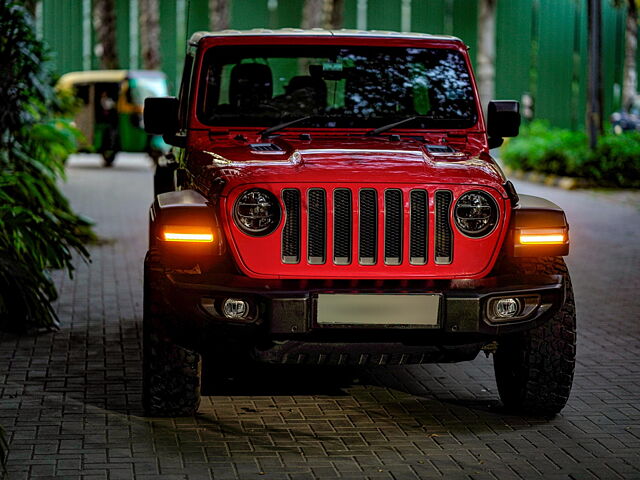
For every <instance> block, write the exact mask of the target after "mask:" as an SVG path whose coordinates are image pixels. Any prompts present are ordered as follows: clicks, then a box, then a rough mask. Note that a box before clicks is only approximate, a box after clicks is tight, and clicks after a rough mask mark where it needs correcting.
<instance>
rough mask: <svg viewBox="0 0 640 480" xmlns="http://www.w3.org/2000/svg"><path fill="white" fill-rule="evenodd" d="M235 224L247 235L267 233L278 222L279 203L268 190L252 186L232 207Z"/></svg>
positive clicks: (273, 228) (274, 227)
mask: <svg viewBox="0 0 640 480" xmlns="http://www.w3.org/2000/svg"><path fill="white" fill-rule="evenodd" d="M233 216H234V219H235V221H236V225H238V227H240V230H242V231H243V232H245V233H247V234H249V235H267V234H269V233H271V232H273V231H274V230H275V229H276V227H277V226H278V223H280V204H279V203H278V199H277V198H276V197H275V196H274V195H273V194H272V193H270V192H267V191H266V190H262V189H259V188H253V189H251V190H247V191H246V192H244V193H242V194H241V195H240V196H239V197H238V199H237V200H236V204H235V206H234V209H233Z"/></svg>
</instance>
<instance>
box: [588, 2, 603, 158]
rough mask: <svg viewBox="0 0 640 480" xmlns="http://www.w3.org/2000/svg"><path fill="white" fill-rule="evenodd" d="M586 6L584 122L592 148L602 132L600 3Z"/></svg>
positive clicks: (591, 3)
mask: <svg viewBox="0 0 640 480" xmlns="http://www.w3.org/2000/svg"><path fill="white" fill-rule="evenodd" d="M587 6H588V8H587V22H588V31H587V42H588V50H589V78H588V85H587V91H588V96H587V119H586V120H587V121H586V124H587V135H588V136H589V148H591V149H592V150H594V149H595V148H596V145H597V143H598V137H599V136H600V135H601V134H602V3H601V2H600V0H587Z"/></svg>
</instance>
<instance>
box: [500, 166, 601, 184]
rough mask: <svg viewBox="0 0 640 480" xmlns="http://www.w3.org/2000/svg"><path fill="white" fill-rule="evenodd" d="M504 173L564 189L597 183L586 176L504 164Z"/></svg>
mask: <svg viewBox="0 0 640 480" xmlns="http://www.w3.org/2000/svg"><path fill="white" fill-rule="evenodd" d="M503 169H504V173H505V174H506V175H507V176H508V177H511V178H516V179H518V180H525V181H527V182H535V183H542V184H544V185H547V186H549V187H558V188H562V189H564V190H576V189H579V188H594V187H598V184H597V183H595V182H593V181H592V180H587V179H586V178H577V177H561V176H559V175H551V174H546V173H540V172H533V171H525V170H517V169H513V168H511V167H507V166H504V167H503Z"/></svg>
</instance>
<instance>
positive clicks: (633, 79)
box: [622, 0, 638, 108]
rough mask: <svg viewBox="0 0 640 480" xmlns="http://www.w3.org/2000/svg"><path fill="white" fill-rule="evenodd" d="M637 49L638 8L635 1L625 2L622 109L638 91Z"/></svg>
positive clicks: (631, 100)
mask: <svg viewBox="0 0 640 480" xmlns="http://www.w3.org/2000/svg"><path fill="white" fill-rule="evenodd" d="M637 49H638V7H637V5H636V0H627V27H626V30H625V42H624V79H623V81H622V108H629V106H630V105H631V103H632V102H633V98H634V97H635V94H636V91H637V89H638V78H637V76H636V51H637Z"/></svg>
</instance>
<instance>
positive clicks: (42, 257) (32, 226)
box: [0, 0, 90, 330]
mask: <svg viewBox="0 0 640 480" xmlns="http://www.w3.org/2000/svg"><path fill="white" fill-rule="evenodd" d="M0 31H2V32H3V33H2V36H1V37H0V65H2V66H3V75H2V76H0V105H2V110H0V326H2V327H3V328H5V329H11V330H26V329H29V328H34V327H49V328H51V327H53V326H55V325H57V317H56V314H55V311H54V310H53V308H52V307H51V302H52V301H53V300H55V299H56V296H57V292H56V289H55V285H54V283H53V281H52V279H51V278H50V276H49V273H48V272H49V270H50V269H59V268H63V269H66V270H67V271H68V272H69V274H71V272H72V271H73V265H72V255H73V252H74V251H76V252H78V253H79V254H80V256H81V257H83V258H85V259H87V258H88V253H87V251H86V250H85V248H84V247H83V238H85V236H86V235H87V234H88V233H90V229H89V226H88V225H89V224H88V222H87V220H85V219H83V218H82V217H79V216H78V215H76V214H75V213H73V211H72V210H71V208H70V206H69V203H68V201H67V199H66V198H65V197H64V196H63V195H62V193H61V192H60V190H59V189H58V186H57V181H58V179H60V178H62V177H63V176H64V161H65V159H66V158H67V156H68V155H69V154H70V153H72V152H73V151H75V149H76V147H77V131H76V130H75V129H74V128H72V127H71V126H70V125H69V123H68V122H66V121H64V120H62V119H61V118H57V117H56V116H55V114H56V112H60V111H61V110H62V109H63V102H61V101H60V100H59V99H58V98H57V97H56V95H55V92H54V90H53V87H52V80H51V76H50V74H49V72H48V71H47V70H46V69H45V68H44V66H43V65H44V64H45V50H44V47H43V45H42V43H41V42H40V41H38V40H37V39H36V38H35V33H34V32H35V28H34V27H33V24H32V22H31V19H30V17H29V15H28V14H27V12H26V11H25V9H24V7H23V6H22V5H20V4H19V3H18V2H16V1H13V0H9V1H5V2H0Z"/></svg>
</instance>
